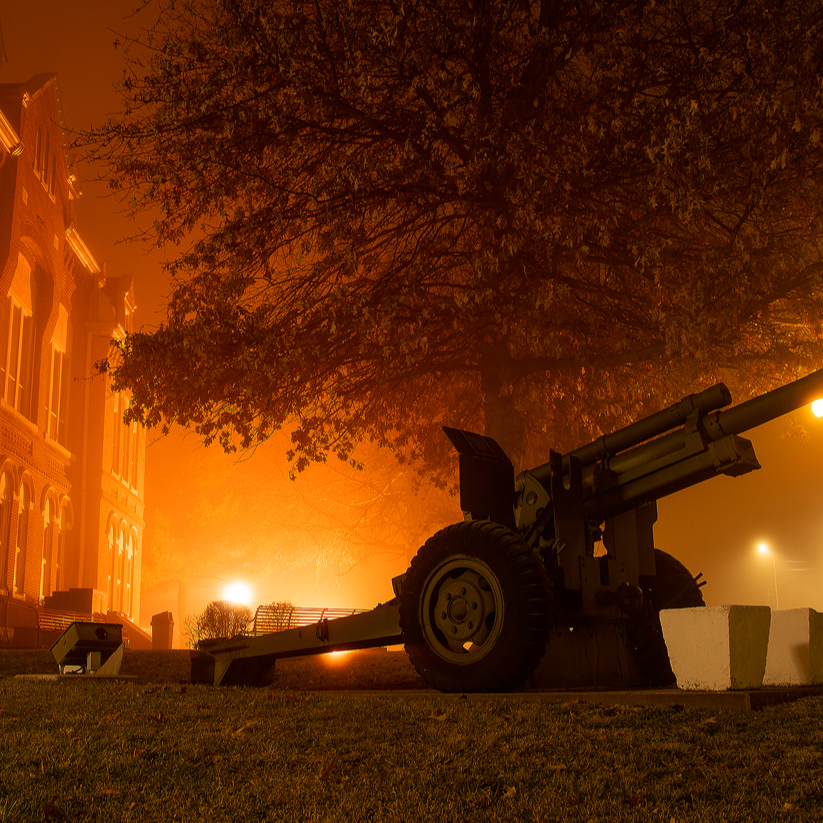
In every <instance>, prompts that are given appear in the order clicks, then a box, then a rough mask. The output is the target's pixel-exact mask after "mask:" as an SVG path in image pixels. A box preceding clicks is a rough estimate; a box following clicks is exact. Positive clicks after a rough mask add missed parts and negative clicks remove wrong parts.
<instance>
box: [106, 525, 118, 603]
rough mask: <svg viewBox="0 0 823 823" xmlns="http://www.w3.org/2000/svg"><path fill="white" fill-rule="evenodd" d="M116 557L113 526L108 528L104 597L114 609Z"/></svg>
mask: <svg viewBox="0 0 823 823" xmlns="http://www.w3.org/2000/svg"><path fill="white" fill-rule="evenodd" d="M116 557H117V555H116V553H115V550H114V526H113V525H112V526H109V581H108V586H107V588H106V597H107V599H108V604H109V605H108V607H109V608H110V609H113V608H114V564H115V558H116Z"/></svg>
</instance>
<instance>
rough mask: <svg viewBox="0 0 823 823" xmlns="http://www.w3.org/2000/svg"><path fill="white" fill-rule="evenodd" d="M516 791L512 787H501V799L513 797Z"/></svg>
mask: <svg viewBox="0 0 823 823" xmlns="http://www.w3.org/2000/svg"><path fill="white" fill-rule="evenodd" d="M516 794H517V789H515V787H514V786H503V797H514V796H515V795H516Z"/></svg>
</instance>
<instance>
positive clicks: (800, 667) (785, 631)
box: [763, 609, 823, 686]
mask: <svg viewBox="0 0 823 823" xmlns="http://www.w3.org/2000/svg"><path fill="white" fill-rule="evenodd" d="M821 683H823V614H819V613H818V612H816V611H815V610H814V609H784V610H782V611H773V612H772V624H771V630H770V633H769V652H768V655H767V656H766V673H765V675H764V676H763V685H764V686H816V685H819V684H821Z"/></svg>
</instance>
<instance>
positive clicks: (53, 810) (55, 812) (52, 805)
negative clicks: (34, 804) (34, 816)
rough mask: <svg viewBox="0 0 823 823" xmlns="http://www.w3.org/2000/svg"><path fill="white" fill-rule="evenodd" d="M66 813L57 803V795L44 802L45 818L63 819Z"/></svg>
mask: <svg viewBox="0 0 823 823" xmlns="http://www.w3.org/2000/svg"><path fill="white" fill-rule="evenodd" d="M65 816H66V813H65V812H64V811H63V810H62V809H61V808H60V807H59V806H58V805H57V795H54V796H53V797H52V798H51V800H49V801H47V802H46V803H44V804H43V820H62V819H63V818H65Z"/></svg>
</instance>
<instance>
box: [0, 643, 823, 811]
mask: <svg viewBox="0 0 823 823" xmlns="http://www.w3.org/2000/svg"><path fill="white" fill-rule="evenodd" d="M5 654H6V653H3V654H0V671H2V673H4V674H8V671H7V669H8V664H9V660H10V658H7V657H5ZM31 654H34V653H31ZM383 654H385V655H389V653H383ZM403 657H405V656H404V655H403V656H398V657H397V658H395V656H394V655H389V656H388V657H387V658H385V661H386V663H384V664H381V665H389V666H400V665H401V664H402V662H403V660H402V658H403ZM127 659H128V656H127ZM146 659H148V658H146ZM169 659H170V658H169ZM352 659H353V660H354V659H356V658H352ZM4 660H5V669H4ZM166 663H168V660H166ZM336 665H337V666H338V669H337V674H336V675H335V676H337V677H344V678H348V679H351V677H350V674H348V675H347V674H345V671H346V667H347V665H349V667H350V668H351V667H352V666H354V664H353V663H352V664H346V663H345V658H344V659H343V660H342V661H341V662H340V663H339V664H336ZM124 666H125V661H124ZM53 668H54V667H53V666H52V669H53ZM167 669H168V666H166V667H165V669H164V671H167ZM341 672H343V673H344V674H341ZM167 674H168V672H167ZM163 678H164V676H163V675H158V676H156V677H155V678H149V679H148V680H146V681H145V682H140V681H137V682H95V683H90V682H84V681H71V682H66V681H65V680H61V681H32V680H23V679H15V678H13V677H8V676H7V677H4V678H3V679H2V680H0V730H2V732H1V733H2V736H1V737H0V739H2V741H3V743H4V745H3V746H2V749H0V821H15V822H16V821H58V820H65V821H71V820H80V821H107V822H108V821H141V823H150V822H151V821H178V820H179V821H200V820H204V821H303V820H306V821H308V820H317V821H346V822H347V823H348V821H380V820H386V821H417V820H437V821H444V823H445V822H446V821H464V820H465V821H493V820H507V821H508V820H511V821H521V820H523V821H531V820H534V821H552V820H563V821H566V820H568V821H587V820H598V821H599V820H604V821H620V820H627V821H628V820H637V821H664V823H668V821H671V820H675V821H678V823H679V821H723V820H729V821H748V820H763V821H776V820H778V821H783V820H786V821H795V820H810V821H811V820H815V821H818V820H821V819H823V811H822V810H823V776H822V775H823V768H822V767H823V725H821V720H823V700H822V699H821V698H808V699H804V700H800V701H797V702H795V703H789V704H783V705H781V706H777V707H774V708H768V709H764V710H762V711H758V712H734V711H720V712H717V711H709V710H698V709H684V708H681V707H667V708H637V707H628V708H616V707H611V706H610V707H605V706H597V705H591V704H583V703H547V702H544V701H542V700H541V699H540V696H539V694H535V695H517V696H508V697H506V696H504V697H494V698H486V697H482V696H481V697H475V698H461V697H459V696H444V695H439V694H437V693H431V692H427V691H418V692H417V693H412V694H403V695H398V694H393V693H392V692H391V691H390V690H389V691H384V692H382V693H377V694H367V695H364V694H358V693H356V692H350V693H329V692H322V691H292V687H293V685H294V684H293V683H291V684H288V687H286V688H283V683H282V682H281V681H280V680H279V681H278V683H276V684H275V686H274V687H272V688H266V689H257V690H249V689H235V688H227V689H215V688H212V687H209V686H200V685H191V684H187V683H184V682H179V681H176V682H175V681H173V680H171V679H170V678H169V677H168V676H166V679H165V681H164V682H151V680H152V679H154V680H157V681H163ZM287 679H288V678H287ZM278 684H279V687H278Z"/></svg>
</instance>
